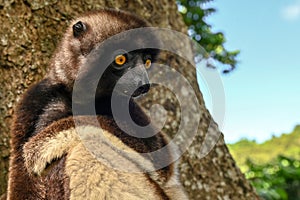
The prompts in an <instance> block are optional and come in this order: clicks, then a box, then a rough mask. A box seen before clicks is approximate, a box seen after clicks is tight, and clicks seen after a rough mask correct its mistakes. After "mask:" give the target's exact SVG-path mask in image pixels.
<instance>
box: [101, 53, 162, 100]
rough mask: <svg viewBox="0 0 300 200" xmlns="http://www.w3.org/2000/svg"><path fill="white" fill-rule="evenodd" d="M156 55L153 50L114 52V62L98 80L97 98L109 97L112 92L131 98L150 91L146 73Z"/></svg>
mask: <svg viewBox="0 0 300 200" xmlns="http://www.w3.org/2000/svg"><path fill="white" fill-rule="evenodd" d="M157 54H158V50H154V49H143V50H136V51H132V52H126V51H124V50H119V51H116V52H115V53H114V55H113V57H114V61H113V62H112V63H111V65H110V66H109V67H108V68H107V69H106V71H105V72H104V74H103V76H102V77H101V79H100V82H99V84H98V89H97V96H103V95H111V94H112V92H113V91H114V92H117V93H118V94H120V95H129V96H132V97H137V96H140V95H142V94H145V93H147V92H148V91H149V89H150V83H149V77H148V72H147V71H148V70H149V69H150V68H151V64H152V62H154V59H156V57H157Z"/></svg>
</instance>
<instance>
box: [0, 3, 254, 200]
mask: <svg viewBox="0 0 300 200" xmlns="http://www.w3.org/2000/svg"><path fill="white" fill-rule="evenodd" d="M103 7H112V8H119V9H122V10H127V11H131V12H133V13H136V14H137V15H139V16H141V17H143V18H145V19H147V20H148V21H149V22H150V23H152V25H153V26H158V27H163V28H171V29H173V30H177V31H180V32H183V33H186V32H187V27H186V26H185V24H184V22H183V20H182V19H181V16H180V14H179V13H178V11H177V6H176V4H175V2H174V1H169V0H161V1H150V0H145V1H127V0H118V1H108V0H102V1H99V0H78V1H71V0H60V1H58V0H46V1H39V0H23V1H21V0H0V16H1V17H0V24H1V29H0V37H1V38H0V50H1V51H0V53H1V55H0V74H1V79H0V85H1V87H0V133H1V136H0V150H1V152H0V186H1V187H0V194H3V193H4V192H5V190H6V186H7V173H8V158H9V134H8V133H9V129H10V123H11V119H12V114H13V106H14V105H15V104H16V102H17V101H18V99H19V98H20V95H21V94H22V93H23V92H24V91H25V90H26V89H27V88H28V86H29V85H31V84H32V83H34V82H36V81H38V80H40V79H41V77H43V75H44V74H45V72H46V66H47V63H48V61H49V58H50V57H51V54H52V52H53V50H54V48H55V46H56V44H57V43H58V41H59V39H60V37H61V36H62V33H63V31H64V29H65V28H66V25H67V24H68V23H69V21H70V20H71V19H72V18H74V17H76V16H78V15H79V14H81V13H83V12H84V11H87V10H94V9H99V8H103ZM169 60H171V59H169ZM170 62H172V66H173V67H174V68H175V69H177V70H178V71H179V72H180V73H182V74H184V75H185V77H186V78H187V79H188V81H189V82H190V84H191V85H192V86H193V88H194V91H195V92H196V95H197V98H198V101H199V104H200V105H199V106H200V110H201V120H200V125H199V129H198V134H197V136H196V137H195V138H194V142H193V143H192V145H191V146H190V147H189V150H188V151H187V152H185V153H184V155H183V156H182V161H181V164H180V173H181V181H182V183H183V185H184V187H185V189H186V191H187V193H188V195H189V197H190V198H191V199H257V198H258V197H257V195H256V193H255V191H254V189H253V188H252V187H251V185H250V184H249V182H248V181H247V180H246V179H245V177H244V175H243V174H242V173H241V172H240V170H239V169H238V167H237V166H236V164H235V162H234V160H233V158H232V156H231V155H230V154H229V151H228V149H227V147H226V145H225V144H224V140H223V136H221V137H220V139H219V141H218V143H217V144H216V145H215V146H214V148H213V150H212V151H211V152H210V153H209V154H208V155H207V156H206V157H204V158H202V159H198V157H197V155H198V154H199V153H200V150H201V148H202V147H201V144H202V142H203V138H204V137H205V135H206V132H207V131H208V127H209V126H210V125H212V126H211V127H213V129H211V130H210V131H213V132H215V133H218V132H219V130H218V127H217V125H216V124H214V123H212V119H211V115H210V114H209V112H208V111H207V109H206V108H205V104H204V101H203V98H202V94H201V92H200V90H199V88H198V84H197V80H196V71H195V68H191V67H187V65H188V64H187V63H185V62H183V61H180V59H172V60H171V61H170ZM164 95H165V92H157V91H156V92H155V91H154V92H152V99H146V100H144V101H142V102H141V104H142V105H144V106H145V107H147V106H148V104H149V102H152V103H160V104H163V105H164V106H165V107H168V108H169V109H167V110H168V116H170V117H171V118H170V119H171V120H169V121H168V122H167V123H170V122H174V121H175V122H176V121H178V120H179V119H177V117H176V112H177V110H178V109H177V106H178V105H177V104H176V100H175V101H173V100H172V98H171V100H170V99H166V98H165V97H164ZM149 96H151V95H149ZM161 99H165V100H164V101H163V102H161ZM174 102H175V103H174ZM190 117H192V116H190ZM211 123H212V124H211ZM176 126H177V125H175V126H171V125H170V126H166V127H167V128H165V131H166V132H167V133H169V134H170V135H172V133H173V132H174V131H175V130H176V128H178V127H176Z"/></svg>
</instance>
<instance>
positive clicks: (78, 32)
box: [73, 21, 86, 37]
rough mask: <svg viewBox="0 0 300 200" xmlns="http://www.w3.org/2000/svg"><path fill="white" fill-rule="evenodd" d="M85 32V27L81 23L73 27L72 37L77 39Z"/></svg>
mask: <svg viewBox="0 0 300 200" xmlns="http://www.w3.org/2000/svg"><path fill="white" fill-rule="evenodd" d="M85 31H86V25H85V24H84V23H82V22H81V21H79V22H77V23H76V24H74V25H73V35H74V37H79V36H80V35H81V34H83V33H84V32H85Z"/></svg>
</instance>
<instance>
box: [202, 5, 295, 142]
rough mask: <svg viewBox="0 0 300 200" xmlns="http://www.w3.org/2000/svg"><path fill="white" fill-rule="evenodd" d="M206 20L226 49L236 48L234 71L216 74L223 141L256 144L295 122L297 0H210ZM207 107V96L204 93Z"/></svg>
mask: <svg viewBox="0 0 300 200" xmlns="http://www.w3.org/2000/svg"><path fill="white" fill-rule="evenodd" d="M208 6H209V7H213V8H216V9H217V12H216V13H215V14H213V15H211V16H209V17H208V18H207V20H206V21H207V22H208V23H209V24H211V25H212V26H213V31H222V32H223V33H224V34H225V37H226V39H227V42H226V44H225V47H226V48H227V49H228V50H236V49H239V50H241V54H240V56H239V57H238V60H239V61H240V63H239V65H238V66H237V69H236V70H235V71H234V72H232V73H231V74H229V75H225V76H224V75H222V80H223V85H224V88H225V94H226V113H225V120H224V125H223V132H224V135H225V140H226V142H229V143H232V142H236V141H238V140H239V139H240V138H249V139H255V140H256V141H258V142H262V141H265V140H267V139H269V138H271V136H272V135H277V136H278V135H280V134H282V133H288V132H290V131H292V130H293V128H294V126H295V125H296V124H300V0H284V1H280V0H275V1H274V0H266V1H258V0H253V1H237V0H226V1H224V0H214V2H212V3H209V4H208ZM204 96H205V98H206V102H207V104H208V107H210V105H209V104H210V103H209V101H210V100H209V98H210V97H209V94H208V93H207V92H204Z"/></svg>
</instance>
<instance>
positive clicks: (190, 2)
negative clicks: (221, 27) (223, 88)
mask: <svg viewBox="0 0 300 200" xmlns="http://www.w3.org/2000/svg"><path fill="white" fill-rule="evenodd" d="M209 1H211V0H177V5H178V8H179V12H180V13H181V14H182V16H183V19H184V22H185V24H186V25H187V26H188V29H189V30H188V33H189V35H190V36H191V37H192V38H193V39H194V40H195V41H197V42H198V43H199V44H200V45H201V46H202V47H203V48H204V49H205V50H206V51H207V52H208V55H205V56H206V57H211V58H213V59H214V60H216V61H218V62H220V63H222V64H225V65H228V66H229V68H228V69H226V70H223V72H224V73H228V72H230V71H231V70H233V69H234V68H235V67H236V65H237V60H236V57H237V55H238V54H239V51H238V50H236V51H228V50H226V49H225V47H224V43H225V37H224V34H223V33H221V32H217V33H213V32H212V31H211V25H209V24H207V23H206V22H205V17H207V16H209V15H210V14H212V13H214V12H215V11H216V10H215V9H214V8H204V6H203V5H204V4H205V3H207V2H209ZM209 66H210V67H215V66H214V65H213V64H212V63H211V64H210V65H209Z"/></svg>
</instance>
